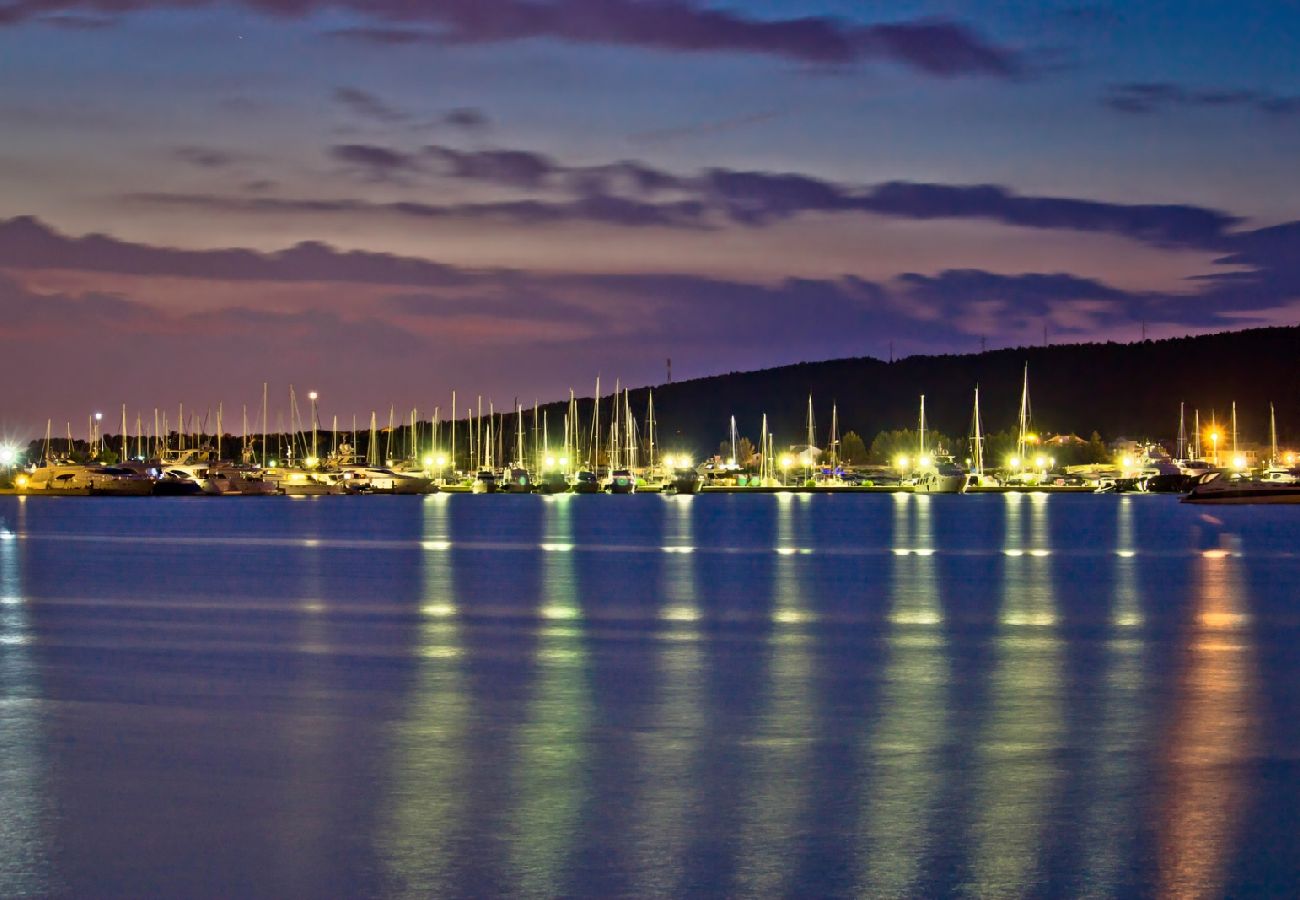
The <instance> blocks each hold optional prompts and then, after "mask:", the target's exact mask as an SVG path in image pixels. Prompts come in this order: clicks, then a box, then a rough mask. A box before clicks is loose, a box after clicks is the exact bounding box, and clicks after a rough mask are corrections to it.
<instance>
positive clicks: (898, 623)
mask: <svg viewBox="0 0 1300 900" xmlns="http://www.w3.org/2000/svg"><path fill="white" fill-rule="evenodd" d="M894 496H895V502H894V516H893V542H894V548H895V550H898V549H907V550H909V551H920V552H908V553H897V552H895V553H894V554H893V573H892V590H891V607H890V611H889V622H890V626H889V632H888V636H887V638H886V653H887V654H888V660H887V662H886V667H885V672H884V686H883V689H882V695H881V698H880V712H879V715H878V717H877V718H876V719H875V720H874V721H873V723H872V725H873V727H872V740H871V745H870V757H869V762H868V768H867V777H866V779H865V786H866V788H867V792H868V793H867V796H866V798H865V804H864V809H863V813H862V815H863V823H864V827H863V830H862V834H861V836H860V843H859V849H858V868H859V873H858V889H857V894H858V895H859V896H873V897H909V896H918V895H919V894H921V893H923V890H922V889H921V888H920V887H919V885H918V881H919V879H920V877H921V875H922V873H923V866H924V865H925V863H926V860H927V857H928V855H929V851H930V846H931V842H932V840H933V836H932V828H933V821H934V817H935V815H936V813H937V811H938V810H937V800H938V794H939V791H940V789H941V786H942V774H943V759H942V754H943V749H944V744H945V742H946V741H947V738H948V730H949V725H948V714H947V707H948V702H949V701H948V689H949V682H950V677H951V676H950V672H949V666H948V645H947V640H946V638H945V635H944V631H943V610H942V606H941V602H940V597H939V585H938V578H937V576H936V572H935V557H934V553H933V551H934V549H935V546H934V529H933V523H932V515H933V507H934V505H936V500H935V498H932V497H930V496H929V495H924V494H923V495H917V496H912V495H908V494H895V495H894Z"/></svg>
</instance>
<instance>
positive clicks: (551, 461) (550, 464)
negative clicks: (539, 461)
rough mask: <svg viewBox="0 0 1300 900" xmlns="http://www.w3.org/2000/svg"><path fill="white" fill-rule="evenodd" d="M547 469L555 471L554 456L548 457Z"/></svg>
mask: <svg viewBox="0 0 1300 900" xmlns="http://www.w3.org/2000/svg"><path fill="white" fill-rule="evenodd" d="M546 468H548V469H554V468H555V457H554V456H548V457H546Z"/></svg>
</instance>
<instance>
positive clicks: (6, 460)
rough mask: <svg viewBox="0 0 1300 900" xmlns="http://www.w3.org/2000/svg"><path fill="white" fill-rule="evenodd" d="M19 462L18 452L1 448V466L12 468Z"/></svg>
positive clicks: (11, 448)
mask: <svg viewBox="0 0 1300 900" xmlns="http://www.w3.org/2000/svg"><path fill="white" fill-rule="evenodd" d="M17 461H18V451H17V450H16V449H14V448H13V447H10V446H8V445H5V446H3V447H0V466H12V465H13V464H14V463H16V462H17Z"/></svg>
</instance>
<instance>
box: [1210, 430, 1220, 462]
mask: <svg viewBox="0 0 1300 900" xmlns="http://www.w3.org/2000/svg"><path fill="white" fill-rule="evenodd" d="M1210 447H1211V452H1212V453H1213V455H1214V465H1215V468H1218V465H1219V432H1217V431H1211V432H1210Z"/></svg>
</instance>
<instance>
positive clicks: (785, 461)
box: [781, 453, 794, 469]
mask: <svg viewBox="0 0 1300 900" xmlns="http://www.w3.org/2000/svg"><path fill="white" fill-rule="evenodd" d="M793 464H794V457H792V456H791V455H790V454H789V453H787V454H785V455H784V456H782V457H781V468H783V469H788V468H790V466H792V465H793Z"/></svg>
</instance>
